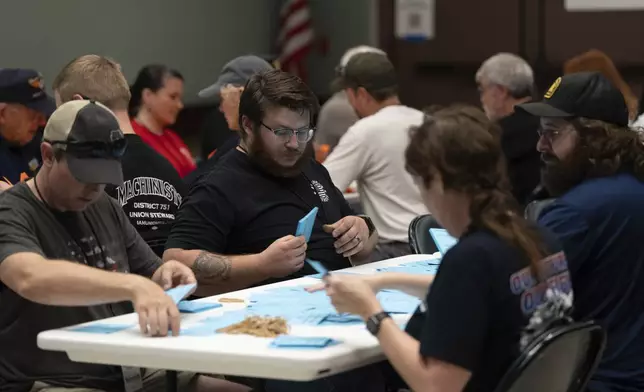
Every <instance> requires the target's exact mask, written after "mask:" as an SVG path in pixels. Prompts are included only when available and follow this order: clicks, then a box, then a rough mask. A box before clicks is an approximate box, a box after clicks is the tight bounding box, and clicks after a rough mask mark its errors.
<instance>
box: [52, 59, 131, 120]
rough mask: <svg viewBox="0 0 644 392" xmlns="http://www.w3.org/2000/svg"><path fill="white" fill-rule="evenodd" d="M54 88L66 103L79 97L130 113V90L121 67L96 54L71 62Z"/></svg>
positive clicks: (61, 73)
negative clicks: (75, 96) (128, 110)
mask: <svg viewBox="0 0 644 392" xmlns="http://www.w3.org/2000/svg"><path fill="white" fill-rule="evenodd" d="M52 88H53V90H54V91H55V92H57V93H58V96H59V97H60V100H61V101H62V102H63V103H65V102H68V101H71V100H73V99H74V95H76V94H78V95H82V96H83V97H84V98H87V99H93V100H96V101H98V102H100V103H102V104H103V105H105V106H107V107H108V108H110V109H111V110H113V111H117V110H118V111H121V110H127V107H128V103H129V102H130V86H129V85H128V83H127V80H126V79H125V76H124V75H123V73H122V72H121V66H120V65H119V63H117V62H116V61H114V60H112V59H110V58H108V57H104V56H99V55H95V54H88V55H85V56H80V57H77V58H75V59H74V60H72V61H70V62H69V63H68V64H67V65H65V67H64V68H63V69H62V71H60V73H59V74H58V76H56V79H54V83H53V85H52Z"/></svg>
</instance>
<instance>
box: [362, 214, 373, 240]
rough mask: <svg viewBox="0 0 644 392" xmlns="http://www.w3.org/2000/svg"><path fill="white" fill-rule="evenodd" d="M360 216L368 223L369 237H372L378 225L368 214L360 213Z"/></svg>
mask: <svg viewBox="0 0 644 392" xmlns="http://www.w3.org/2000/svg"><path fill="white" fill-rule="evenodd" d="M358 217H359V218H362V219H363V220H364V222H365V223H366V224H367V228H368V229H369V238H371V235H372V234H373V233H374V232H375V231H376V226H374V225H373V222H372V221H371V218H369V216H367V215H358Z"/></svg>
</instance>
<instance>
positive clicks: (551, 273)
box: [406, 229, 572, 392]
mask: <svg viewBox="0 0 644 392" xmlns="http://www.w3.org/2000/svg"><path fill="white" fill-rule="evenodd" d="M542 233H543V234H542V236H543V239H544V242H545V245H546V249H548V250H549V251H550V252H549V253H550V254H551V256H548V257H547V258H545V259H544V260H542V262H541V266H542V268H543V271H544V272H543V273H545V274H546V276H547V277H548V284H550V285H551V286H550V287H556V288H558V289H559V290H560V291H561V292H563V293H566V294H568V293H571V292H572V286H571V283H570V274H569V272H568V266H567V263H566V259H565V256H564V254H563V252H562V251H561V246H560V245H559V244H558V243H557V241H556V240H555V239H554V237H553V236H552V235H551V234H549V233H547V232H545V231H542ZM548 284H546V283H543V284H540V285H535V281H534V279H532V275H531V273H530V267H529V263H528V261H527V258H526V257H525V256H524V255H523V254H522V253H520V252H519V251H518V250H517V249H516V248H515V247H513V246H510V245H508V244H507V243H506V242H504V241H503V240H501V239H500V238H499V237H497V236H496V235H494V234H493V233H491V232H489V231H486V230H476V229H474V230H471V231H470V232H468V233H467V234H465V235H464V236H462V237H461V238H460V240H459V242H458V243H457V244H456V245H454V246H453V247H452V248H451V249H450V250H449V251H448V252H447V253H446V254H445V256H444V257H443V260H442V262H441V265H440V268H439V270H438V273H437V275H436V278H435V279H434V283H433V284H432V286H431V289H430V290H429V292H428V294H427V298H426V299H425V301H424V302H423V304H422V305H421V306H419V309H418V310H417V311H416V313H415V314H414V315H413V316H412V318H411V320H410V321H409V323H408V324H407V328H406V331H407V332H408V333H409V334H410V335H411V336H413V337H415V338H416V339H418V340H419V341H420V354H421V355H422V356H423V357H431V358H435V359H438V360H441V361H443V362H448V363H451V364H454V365H457V366H460V367H462V368H464V369H467V370H469V371H470V372H472V377H471V378H470V381H469V383H468V384H467V386H466V387H465V389H464V390H465V391H477V392H481V391H493V390H494V389H495V387H496V385H497V384H498V382H499V381H500V379H501V377H502V376H503V374H504V373H505V372H506V370H507V369H508V368H509V367H510V365H511V364H512V361H514V360H515V359H516V358H517V357H518V355H519V353H520V347H519V340H520V338H521V331H522V330H523V328H524V327H525V326H526V325H527V324H528V322H529V318H530V315H531V314H532V312H534V310H535V309H536V307H537V306H538V305H540V304H541V303H543V296H544V294H545V289H546V288H547V287H548Z"/></svg>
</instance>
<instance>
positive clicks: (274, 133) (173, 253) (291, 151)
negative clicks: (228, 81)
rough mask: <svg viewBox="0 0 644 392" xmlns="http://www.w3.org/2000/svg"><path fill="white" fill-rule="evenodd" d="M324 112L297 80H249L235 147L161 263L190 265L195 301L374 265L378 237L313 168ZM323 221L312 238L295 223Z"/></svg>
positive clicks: (191, 203)
mask: <svg viewBox="0 0 644 392" xmlns="http://www.w3.org/2000/svg"><path fill="white" fill-rule="evenodd" d="M318 112H319V103H318V100H317V98H316V97H315V95H314V94H313V92H312V91H311V90H310V89H309V87H308V86H306V84H304V82H303V81H302V80H301V79H299V78H298V77H296V76H293V75H291V74H288V73H286V72H283V71H279V70H270V71H265V72H262V73H259V74H255V75H253V76H252V77H251V78H250V79H249V81H248V82H247V84H246V86H245V87H244V91H243V93H242V95H241V98H240V104H239V124H240V127H241V128H242V129H241V142H240V144H239V146H238V147H237V148H236V149H235V150H233V151H231V152H230V153H228V154H226V156H224V157H222V158H221V161H220V163H219V164H218V166H217V167H216V168H215V169H214V170H213V171H212V172H211V173H209V174H208V175H207V176H206V177H204V178H203V179H202V180H201V181H200V182H199V183H198V184H197V185H195V188H193V190H192V191H191V193H190V194H189V196H188V197H187V198H185V199H184V203H183V204H182V206H181V208H180V210H179V214H178V217H177V220H176V221H175V224H174V226H173V228H172V231H171V233H170V237H169V238H168V242H167V243H166V251H165V253H164V259H166V260H179V261H181V262H183V263H185V264H186V265H188V266H190V267H191V268H192V270H193V271H194V272H195V275H196V276H197V279H198V280H199V292H198V293H197V294H198V295H212V294H215V293H222V292H229V291H233V290H238V289H242V288H246V287H249V286H252V285H256V284H260V283H268V282H272V281H277V280H283V279H287V278H292V277H298V276H304V275H309V274H314V273H315V271H314V270H313V269H312V268H311V267H310V266H308V264H307V265H305V263H304V260H305V258H310V259H313V260H316V261H320V262H321V263H322V264H324V265H325V267H326V268H327V269H329V270H336V269H340V268H346V267H349V266H351V263H352V262H353V263H360V262H364V261H365V260H367V259H368V257H369V255H370V253H371V251H372V249H373V247H374V245H375V243H376V242H377V234H376V231H375V228H374V226H373V224H372V223H371V220H370V219H369V218H368V217H365V216H354V215H353V211H352V210H351V208H350V207H349V205H348V204H347V202H346V200H345V199H344V197H343V196H342V193H341V192H340V191H339V190H338V189H337V188H336V187H335V186H334V185H333V182H332V181H331V178H330V177H329V174H328V172H327V171H326V169H324V167H323V166H322V165H320V164H319V163H317V162H315V160H314V159H313V150H312V146H311V139H312V138H313V134H314V132H315V129H314V126H313V124H315V123H316V120H317V115H318ZM315 207H317V208H318V213H317V216H316V218H315V223H314V225H313V231H312V234H311V237H310V239H309V241H308V243H307V241H306V240H305V238H304V237H303V236H297V237H296V236H294V235H295V231H296V227H297V225H298V221H299V220H300V219H301V218H302V217H304V216H305V215H306V214H307V213H308V212H309V211H311V210H312V209H313V208H315Z"/></svg>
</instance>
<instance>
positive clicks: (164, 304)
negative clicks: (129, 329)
mask: <svg viewBox="0 0 644 392" xmlns="http://www.w3.org/2000/svg"><path fill="white" fill-rule="evenodd" d="M132 303H133V304H134V310H135V311H136V313H137V314H138V315H139V326H140V327H141V332H142V333H143V334H146V335H150V336H168V327H170V330H171V331H172V335H173V336H178V335H179V329H180V324H181V316H180V313H179V309H177V305H175V303H174V301H173V300H172V298H171V297H170V296H169V295H167V294H166V293H165V291H164V290H163V289H162V288H161V286H159V285H158V284H156V283H154V282H153V281H152V280H150V279H147V278H143V277H137V281H136V283H135V285H134V287H133V295H132Z"/></svg>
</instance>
